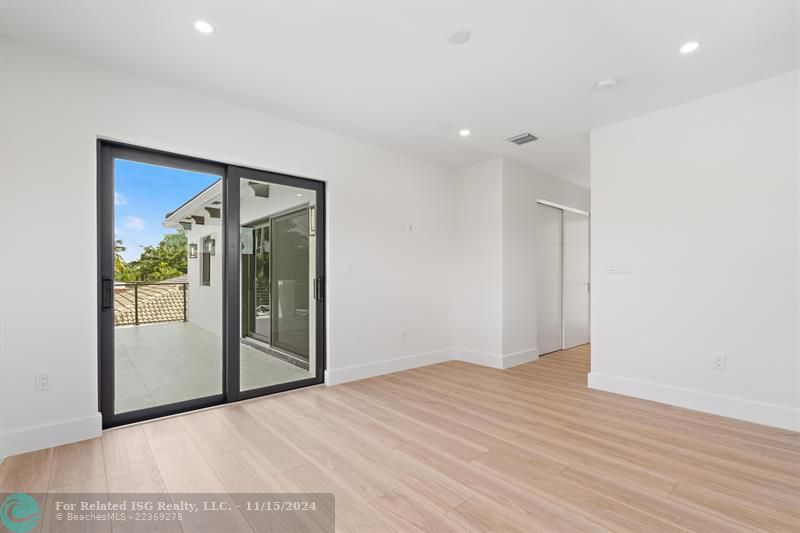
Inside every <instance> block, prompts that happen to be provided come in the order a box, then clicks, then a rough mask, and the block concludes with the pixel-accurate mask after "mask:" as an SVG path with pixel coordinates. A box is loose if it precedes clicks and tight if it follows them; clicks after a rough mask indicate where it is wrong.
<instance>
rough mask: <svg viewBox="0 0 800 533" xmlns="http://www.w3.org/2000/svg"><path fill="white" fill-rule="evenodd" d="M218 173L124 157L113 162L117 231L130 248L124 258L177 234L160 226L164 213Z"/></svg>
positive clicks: (195, 192)
mask: <svg viewBox="0 0 800 533" xmlns="http://www.w3.org/2000/svg"><path fill="white" fill-rule="evenodd" d="M218 179H220V178H219V176H212V175H210V174H201V173H199V172H191V171H188V170H178V169H174V168H167V167H158V166H155V165H147V164H144V163H137V162H134V161H127V160H125V159H116V160H115V161H114V181H115V188H114V233H115V235H116V237H115V238H116V239H121V240H122V244H123V245H124V246H126V247H127V249H126V250H125V251H124V252H122V257H123V258H124V259H125V261H132V260H134V259H138V258H139V255H141V253H142V249H143V248H144V247H145V246H148V245H155V244H158V243H159V241H161V238H162V237H163V236H164V234H165V233H174V232H175V230H174V229H167V228H165V227H163V226H162V225H161V222H162V221H163V220H164V215H166V214H167V213H169V212H170V211H173V210H175V209H176V208H177V207H179V206H180V205H181V204H183V203H184V202H186V200H188V199H190V198H192V197H193V196H194V195H196V194H197V193H199V192H200V191H202V190H203V189H205V188H206V187H208V186H209V185H211V184H212V183H214V182H215V181H217V180H218Z"/></svg>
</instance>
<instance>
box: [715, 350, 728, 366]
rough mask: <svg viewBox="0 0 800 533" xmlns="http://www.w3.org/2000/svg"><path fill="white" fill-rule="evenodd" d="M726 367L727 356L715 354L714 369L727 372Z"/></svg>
mask: <svg viewBox="0 0 800 533" xmlns="http://www.w3.org/2000/svg"><path fill="white" fill-rule="evenodd" d="M725 365H726V360H725V354H722V353H717V354H714V369H716V370H725Z"/></svg>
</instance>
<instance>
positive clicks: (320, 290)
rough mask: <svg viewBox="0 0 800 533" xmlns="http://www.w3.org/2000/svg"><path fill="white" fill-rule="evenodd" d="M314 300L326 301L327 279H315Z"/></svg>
mask: <svg viewBox="0 0 800 533" xmlns="http://www.w3.org/2000/svg"><path fill="white" fill-rule="evenodd" d="M314 299H315V300H317V301H318V302H324V301H325V278H314Z"/></svg>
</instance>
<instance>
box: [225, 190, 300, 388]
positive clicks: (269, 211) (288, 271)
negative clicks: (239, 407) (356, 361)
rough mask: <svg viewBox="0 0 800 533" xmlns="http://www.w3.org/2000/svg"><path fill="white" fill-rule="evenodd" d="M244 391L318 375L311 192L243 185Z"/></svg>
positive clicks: (240, 361)
mask: <svg viewBox="0 0 800 533" xmlns="http://www.w3.org/2000/svg"><path fill="white" fill-rule="evenodd" d="M239 191H240V198H239V199H240V208H239V212H240V213H239V223H240V235H242V246H241V262H240V270H241V283H240V288H241V303H242V306H241V309H242V316H241V334H242V336H241V342H240V346H239V349H240V358H239V372H240V373H239V380H240V390H243V391H246V390H253V389H261V388H266V387H274V386H277V385H283V384H286V383H291V382H295V381H300V380H306V379H312V378H315V377H316V361H315V345H316V342H315V340H316V336H315V333H314V332H315V315H316V313H315V303H316V302H315V300H314V294H313V291H312V287H313V286H314V280H315V277H316V261H315V259H316V254H315V246H316V237H315V233H316V232H315V228H314V227H313V223H312V219H313V213H314V210H315V209H316V193H315V191H313V190H309V189H304V188H300V187H291V186H288V185H282V184H277V183H266V182H262V181H258V180H253V179H250V178H247V179H245V178H242V179H241V182H240V187H239Z"/></svg>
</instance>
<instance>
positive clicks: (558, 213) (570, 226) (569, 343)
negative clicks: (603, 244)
mask: <svg viewBox="0 0 800 533" xmlns="http://www.w3.org/2000/svg"><path fill="white" fill-rule="evenodd" d="M536 209H537V221H538V223H537V228H538V235H537V241H538V250H539V254H538V257H537V287H538V293H537V294H538V300H537V326H538V348H539V354H540V355H544V354H547V353H551V352H555V351H558V350H565V349H569V348H574V347H575V346H579V345H581V344H586V343H588V342H589V301H590V282H589V262H590V258H589V253H590V243H589V239H590V236H589V214H588V213H586V212H584V211H580V210H578V209H572V208H569V207H566V206H562V205H559V204H554V203H551V202H544V201H539V202H538V203H537V206H536Z"/></svg>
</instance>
